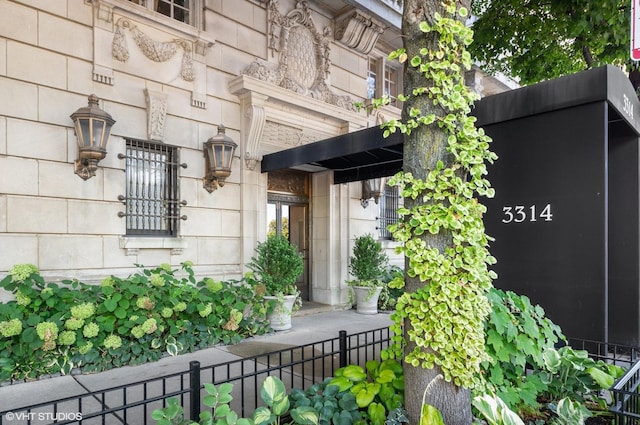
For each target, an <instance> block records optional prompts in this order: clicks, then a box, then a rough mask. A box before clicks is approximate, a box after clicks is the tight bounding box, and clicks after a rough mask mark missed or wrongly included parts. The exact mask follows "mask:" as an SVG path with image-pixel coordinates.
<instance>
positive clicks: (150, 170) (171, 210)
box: [125, 139, 180, 236]
mask: <svg viewBox="0 0 640 425" xmlns="http://www.w3.org/2000/svg"><path fill="white" fill-rule="evenodd" d="M178 167H179V161H178V151H177V148H175V147H173V146H169V145H165V144H162V143H150V142H145V141H141V140H134V139H129V140H127V153H126V173H125V174H126V184H127V187H126V196H125V205H126V221H127V235H142V236H177V235H178V220H179V219H180V201H179V196H180V192H179V187H178Z"/></svg>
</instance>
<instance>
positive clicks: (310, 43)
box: [242, 0, 355, 111]
mask: <svg viewBox="0 0 640 425" xmlns="http://www.w3.org/2000/svg"><path fill="white" fill-rule="evenodd" d="M267 8H268V12H269V18H268V19H269V22H268V23H269V45H268V47H269V51H270V52H271V53H272V55H274V54H275V53H278V54H279V63H278V64H273V63H269V62H266V61H264V60H258V61H255V62H253V63H251V64H250V65H249V66H248V67H247V68H245V69H244V70H243V71H242V73H243V74H245V75H248V76H251V77H254V78H257V79H259V80H262V81H267V82H269V83H272V84H275V85H277V86H280V87H283V88H286V89H289V90H292V91H294V92H296V93H299V94H302V95H305V96H310V97H313V98H315V99H319V100H322V101H324V102H327V103H330V104H332V105H336V106H339V107H342V108H344V109H347V110H350V111H355V106H354V101H353V100H352V99H351V98H350V97H349V96H343V95H337V94H335V93H333V92H332V91H331V89H330V88H329V85H328V84H327V82H326V80H327V78H328V77H329V68H330V65H331V61H330V59H329V54H330V49H329V38H328V36H330V35H331V30H330V29H329V28H328V27H327V28H325V29H324V31H323V32H322V33H320V32H319V31H318V30H317V29H316V27H315V24H314V22H313V19H312V18H311V12H310V10H309V8H308V6H307V2H306V1H298V2H297V4H296V7H295V8H294V9H293V10H291V11H289V12H288V13H287V14H286V15H282V14H281V13H280V11H279V10H278V0H268V4H267Z"/></svg>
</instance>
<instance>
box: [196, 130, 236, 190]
mask: <svg viewBox="0 0 640 425" xmlns="http://www.w3.org/2000/svg"><path fill="white" fill-rule="evenodd" d="M237 147H238V145H237V144H236V142H234V141H233V140H232V139H231V137H229V136H227V135H226V134H225V128H224V125H222V124H220V125H219V126H218V134H216V135H215V136H213V137H211V138H209V140H207V141H206V142H205V143H204V158H205V175H204V177H203V178H202V185H203V187H204V188H205V189H206V190H207V192H209V193H211V192H213V191H214V190H216V189H217V188H218V187H222V186H224V183H225V181H226V179H227V177H229V176H230V175H231V165H232V164H233V155H234V153H235V150H236V148H237Z"/></svg>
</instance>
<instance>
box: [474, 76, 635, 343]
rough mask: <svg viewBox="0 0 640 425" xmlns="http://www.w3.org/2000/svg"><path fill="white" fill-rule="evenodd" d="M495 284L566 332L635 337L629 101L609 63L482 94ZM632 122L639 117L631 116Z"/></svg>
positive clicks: (626, 86)
mask: <svg viewBox="0 0 640 425" xmlns="http://www.w3.org/2000/svg"><path fill="white" fill-rule="evenodd" d="M474 113H475V115H476V116H477V117H478V125H480V126H482V127H483V128H484V129H485V131H486V132H487V134H488V135H490V136H491V137H492V139H493V144H492V150H494V151H495V152H496V153H497V154H498V156H499V159H498V161H497V162H496V163H495V164H494V165H492V166H491V167H490V168H489V173H490V174H489V179H490V180H491V183H492V185H493V187H494V188H495V190H496V196H495V198H493V199H487V200H483V202H484V203H485V204H486V205H487V208H488V211H487V214H486V215H485V219H484V222H485V226H486V229H487V233H488V234H489V235H490V236H492V237H494V238H495V241H494V242H492V244H491V248H490V250H491V253H492V255H493V256H495V257H496V258H497V259H498V263H497V264H496V265H495V266H494V268H493V269H494V270H495V271H496V272H497V273H498V279H497V281H496V282H495V285H496V286H497V287H500V288H503V289H507V290H512V291H514V292H516V293H519V294H524V295H527V296H529V297H530V298H531V300H532V302H534V303H536V304H540V305H541V306H542V307H543V308H544V309H545V311H546V313H547V315H548V316H549V317H550V318H551V319H552V320H553V321H554V322H555V323H557V324H559V325H560V326H561V327H562V330H563V332H564V333H565V335H567V336H569V337H576V338H585V339H593V340H598V341H606V342H616V343H622V344H632V345H638V343H640V286H639V285H640V280H639V279H640V268H639V257H640V249H639V246H640V241H639V239H640V225H639V222H640V217H639V214H638V211H639V190H640V187H639V184H638V179H639V176H640V173H639V168H638V154H639V150H638V134H639V125H638V123H637V122H636V117H635V115H634V113H635V114H640V106H639V102H638V99H637V97H636V96H635V94H634V91H633V88H632V87H631V84H630V83H629V81H628V79H627V77H626V76H625V75H624V74H623V73H622V72H621V71H619V70H618V69H617V68H614V67H611V66H608V67H603V68H598V69H595V70H590V71H586V72H584V73H580V74H576V75H573V76H569V77H564V78H561V79H557V80H553V81H548V82H545V83H542V84H538V85H534V86H530V87H526V88H523V89H519V90H515V91H511V92H506V93H502V94H499V95H496V96H491V97H488V98H485V99H483V100H482V101H481V102H479V103H478V106H477V108H476V110H475V112H474ZM638 121H639V122H640V120H638Z"/></svg>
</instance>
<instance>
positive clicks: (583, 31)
mask: <svg viewBox="0 0 640 425" xmlns="http://www.w3.org/2000/svg"><path fill="white" fill-rule="evenodd" d="M472 6H473V9H472V12H473V14H474V15H476V16H478V17H479V18H478V20H477V21H476V22H475V23H474V24H473V31H474V41H473V44H471V46H470V47H469V50H470V52H471V53H472V55H473V56H474V57H475V58H477V59H478V60H479V61H481V62H482V63H483V65H482V67H483V69H486V70H487V71H490V72H496V71H497V72H502V73H504V74H506V75H509V76H511V77H518V78H519V79H520V82H521V83H522V84H532V83H536V82H539V81H542V80H546V79H551V78H555V77H558V76H561V75H566V74H572V73H575V72H579V71H583V70H585V69H587V68H592V67H597V66H600V65H605V64H612V65H618V66H622V65H625V64H629V63H630V61H629V60H628V58H629V34H630V31H629V25H630V24H629V20H630V10H629V9H630V2H629V1H628V0H597V1H594V0H549V1H533V0H524V1H523V0H474V2H473V5H472Z"/></svg>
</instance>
